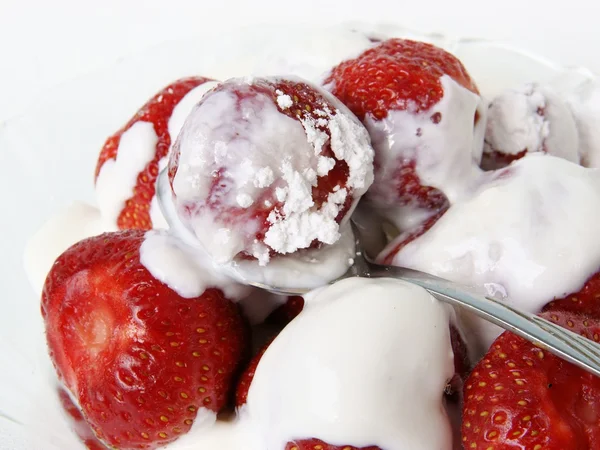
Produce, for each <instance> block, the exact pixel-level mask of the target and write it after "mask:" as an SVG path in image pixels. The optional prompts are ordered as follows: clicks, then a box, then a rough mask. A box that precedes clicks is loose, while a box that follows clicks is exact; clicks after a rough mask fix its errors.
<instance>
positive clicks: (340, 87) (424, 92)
mask: <svg viewBox="0 0 600 450" xmlns="http://www.w3.org/2000/svg"><path fill="white" fill-rule="evenodd" d="M442 75H449V76H450V77H452V78H453V79H454V81H456V82H457V83H458V84H460V85H462V86H463V87H465V88H467V89H469V90H470V91H473V92H475V93H479V91H478V90H477V86H475V83H474V81H473V80H472V79H471V77H470V76H469V74H468V73H467V71H466V69H465V68H464V66H463V65H462V63H461V62H460V61H459V60H458V59H457V58H456V57H455V56H454V55H452V54H450V53H448V52H447V51H445V50H442V49H441V48H438V47H436V46H434V45H431V44H427V43H425V42H417V41H411V40H408V39H388V40H386V41H383V42H382V43H380V44H379V45H377V46H375V47H373V48H370V49H369V50H367V51H365V52H363V53H362V54H361V55H359V56H358V57H357V58H355V59H350V60H347V61H344V62H342V63H341V64H339V65H338V66H336V67H335V68H334V69H333V70H332V71H331V74H329V76H328V77H327V78H326V80H325V84H329V83H333V93H334V94H335V96H336V97H338V98H339V99H340V100H341V101H342V102H344V104H345V105H346V106H348V108H350V110H351V111H352V112H353V113H354V114H356V115H357V116H358V118H360V119H364V118H365V116H367V115H370V116H372V117H374V118H376V119H384V118H385V117H387V115H388V111H390V110H405V109H408V108H416V109H415V112H418V111H427V110H428V109H430V108H431V107H432V106H434V105H435V104H436V103H438V102H439V101H440V100H441V99H442V97H443V95H444V90H443V88H442V85H441V83H440V78H441V77H442Z"/></svg>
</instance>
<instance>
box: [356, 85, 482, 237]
mask: <svg viewBox="0 0 600 450" xmlns="http://www.w3.org/2000/svg"><path fill="white" fill-rule="evenodd" d="M440 82H441V84H442V87H443V90H444V95H443V97H442V99H441V100H440V101H439V102H438V103H437V104H436V105H434V106H433V107H432V108H430V109H429V110H427V111H422V112H418V113H417V112H415V111H414V110H411V108H410V107H409V108H408V109H407V110H393V111H389V112H388V115H387V117H386V118H384V119H382V120H375V119H374V118H372V117H370V116H367V117H366V118H365V125H366V127H367V129H368V130H369V133H370V135H371V139H372V142H373V147H374V148H375V150H376V160H375V164H376V171H375V182H374V184H373V186H372V187H371V189H370V190H369V193H368V199H369V201H371V202H372V203H373V205H374V206H375V207H377V209H378V210H379V211H380V213H381V214H382V215H384V216H385V217H386V218H387V219H388V220H390V221H392V222H393V223H394V224H395V225H396V226H397V227H398V228H400V229H402V230H405V229H408V228H411V227H413V226H414V225H415V224H417V223H420V222H422V221H423V220H424V219H425V218H427V217H428V215H429V214H430V212H428V211H422V210H420V209H419V208H417V207H415V206H414V205H407V206H405V207H402V206H401V207H398V206H397V201H395V199H396V197H397V193H396V192H395V186H396V185H397V183H396V182H395V179H394V178H395V177H396V176H397V173H396V171H397V169H398V167H399V165H400V164H402V163H403V162H404V161H415V170H416V173H417V175H418V176H419V179H420V181H421V184H422V185H425V186H432V187H435V188H437V189H439V190H441V191H442V192H443V193H444V194H445V195H446V197H448V200H449V201H450V203H454V202H455V201H456V200H457V199H458V198H460V197H461V196H462V194H463V192H464V191H465V189H466V188H467V187H468V186H469V184H470V182H471V181H472V180H473V179H474V178H476V177H477V176H478V175H479V172H480V169H479V162H480V161H481V152H482V145H483V137H484V133H485V122H486V106H487V105H486V103H485V101H484V100H483V99H482V97H481V96H479V95H477V94H475V93H473V92H471V91H470V90H468V89H466V88H464V87H463V86H461V85H460V84H458V83H457V82H456V81H454V80H453V79H452V78H451V77H449V76H447V75H443V76H442V77H441V79H440ZM434 114H436V120H434V119H433V116H434ZM437 114H440V115H441V116H438V115H437ZM476 114H477V115H478V116H479V119H478V120H477V121H476V122H475V121H474V119H475V116H476Z"/></svg>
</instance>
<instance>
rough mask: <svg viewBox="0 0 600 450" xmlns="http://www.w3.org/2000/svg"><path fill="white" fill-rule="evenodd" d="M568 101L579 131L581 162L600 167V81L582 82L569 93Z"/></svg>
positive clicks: (588, 165)
mask: <svg viewBox="0 0 600 450" xmlns="http://www.w3.org/2000/svg"><path fill="white" fill-rule="evenodd" d="M567 101H568V103H569V106H570V107H571V111H572V113H573V116H574V118H575V123H576V124H577V130H578V132H579V154H580V157H581V164H582V165H584V166H586V167H600V83H598V81H597V80H595V79H594V80H588V81H586V82H585V83H581V84H580V85H579V86H577V87H576V88H575V89H574V90H573V91H572V92H569V93H568V97H567Z"/></svg>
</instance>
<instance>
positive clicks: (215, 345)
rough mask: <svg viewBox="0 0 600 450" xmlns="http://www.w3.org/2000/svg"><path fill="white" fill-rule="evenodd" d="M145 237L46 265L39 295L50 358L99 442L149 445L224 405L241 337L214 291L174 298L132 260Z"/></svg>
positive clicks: (99, 242)
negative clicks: (201, 412)
mask: <svg viewBox="0 0 600 450" xmlns="http://www.w3.org/2000/svg"><path fill="white" fill-rule="evenodd" d="M144 235H145V233H144V232H142V231H139V230H129V231H121V232H116V233H106V234H103V235H100V236H97V237H94V238H90V239H86V240H84V241H81V242H79V243H77V244H75V245H74V246H73V247H71V248H70V249H68V250H67V251H66V252H65V253H63V254H62V255H61V256H60V257H59V258H58V259H57V261H56V262H55V264H54V266H53V268H52V270H51V272H50V274H49V275H48V278H47V280H46V284H45V286H44V291H43V294H42V315H43V317H44V320H45V325H46V337H47V341H48V347H49V350H50V356H51V358H52V361H53V363H54V365H55V368H56V370H57V373H58V375H59V378H60V380H61V381H62V382H63V383H64V385H65V386H66V388H67V389H69V391H70V392H71V393H72V395H73V397H74V398H75V399H76V400H77V401H78V403H79V406H80V407H81V410H82V412H83V415H84V417H85V418H86V420H87V421H88V422H89V423H90V425H91V427H92V429H93V430H94V432H95V434H96V435H97V436H98V438H99V439H100V440H101V441H102V442H104V443H105V444H108V445H112V446H116V447H118V448H122V449H127V448H156V447H157V446H160V445H165V444H166V443H168V442H171V441H173V440H175V439H176V438H177V437H178V436H179V435H181V434H183V433H186V432H187V431H188V430H189V429H190V427H191V425H192V423H193V421H194V419H195V417H196V414H197V413H198V411H199V410H200V409H201V408H206V409H207V410H209V411H214V412H217V411H219V410H221V409H222V408H223V407H224V406H225V404H226V402H227V401H228V399H229V396H230V394H231V392H232V390H233V389H232V388H233V379H234V377H235V376H236V375H237V372H238V369H239V366H240V364H241V363H242V358H243V355H245V352H246V349H247V345H248V340H247V334H246V328H245V325H244V323H243V320H242V317H241V314H240V312H239V310H238V307H237V305H235V304H234V303H232V302H230V301H229V300H228V299H227V298H225V297H224V295H223V293H222V292H221V291H220V290H217V289H208V290H206V291H205V292H204V293H203V294H202V295H201V296H200V297H197V298H182V297H180V296H179V295H178V294H177V293H175V292H174V291H173V290H171V289H170V288H169V287H168V286H166V285H165V284H163V283H161V282H159V281H158V280H156V279H154V278H153V277H152V276H151V275H150V273H149V272H148V271H147V269H146V268H145V267H144V266H143V265H142V264H141V263H140V254H139V249H140V245H141V244H142V242H143V240H144Z"/></svg>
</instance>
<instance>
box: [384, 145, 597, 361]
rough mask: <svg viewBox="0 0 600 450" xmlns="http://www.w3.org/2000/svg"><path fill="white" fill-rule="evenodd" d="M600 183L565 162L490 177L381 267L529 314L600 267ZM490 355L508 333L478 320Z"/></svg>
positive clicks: (401, 241)
mask: <svg viewBox="0 0 600 450" xmlns="http://www.w3.org/2000/svg"><path fill="white" fill-rule="evenodd" d="M597 204H600V176H599V174H598V172H597V171H596V170H595V169H586V168H583V167H581V166H579V165H577V164H573V163H571V162H569V161H566V160H564V159H562V158H557V157H553V156H549V155H543V154H532V155H529V156H527V157H526V158H523V159H520V160H518V161H515V162H514V163H513V164H511V165H510V166H509V167H507V168H505V169H501V170H498V171H495V172H488V173H486V175H485V176H484V177H482V178H481V180H480V181H479V185H478V187H477V189H475V190H474V191H473V193H472V194H471V195H470V196H469V197H468V198H466V199H465V200H463V201H461V202H460V203H457V204H455V205H453V206H452V207H450V208H449V209H448V211H446V213H445V214H443V215H442V216H441V217H440V218H439V219H438V220H437V222H435V223H434V224H432V226H431V227H430V228H429V229H428V230H426V231H424V232H423V233H421V234H420V235H418V236H416V237H415V236H411V237H412V239H411V240H410V241H409V242H406V239H407V236H400V237H399V238H398V239H397V240H396V241H394V242H392V243H391V244H389V246H388V249H387V250H386V251H384V252H383V253H382V254H381V255H380V257H379V258H380V260H381V261H384V262H386V263H389V264H394V265H398V266H404V267H411V268H414V269H418V270H422V271H424V272H428V273H432V274H435V275H438V276H440V277H443V278H446V279H450V280H453V281H456V282H459V283H462V284H465V285H467V286H474V287H478V288H480V289H482V290H483V292H486V293H487V294H488V295H490V296H494V297H496V298H498V299H500V300H502V301H504V302H507V303H508V304H511V305H514V306H515V307H517V308H520V309H522V310H525V311H529V312H539V311H540V310H541V308H542V307H543V306H544V304H546V303H547V302H548V301H549V300H550V299H552V298H560V297H563V296H564V295H565V294H568V293H570V292H575V291H577V290H578V289H579V288H580V287H581V286H582V285H583V283H584V282H585V280H586V279H587V278H588V277H590V276H591V275H592V274H593V273H595V272H596V271H597V270H598V267H600V237H599V236H598V233H597V232H596V230H595V228H594V227H593V226H591V224H595V223H597V222H599V221H600V212H599V211H598V209H597V208H595V207H592V206H591V205H597ZM472 325H473V330H474V331H475V332H476V337H477V339H478V340H479V341H480V342H481V343H482V350H485V349H486V348H487V347H486V345H489V344H490V343H491V341H492V340H493V339H494V338H495V337H497V336H498V334H499V332H500V330H499V329H498V328H497V327H495V326H493V325H491V324H489V323H488V322H484V321H482V320H479V319H477V320H475V321H474V322H473V323H472Z"/></svg>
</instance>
